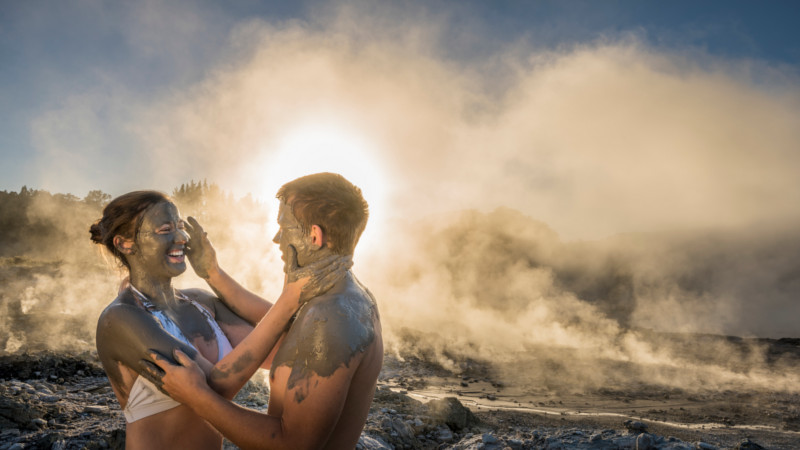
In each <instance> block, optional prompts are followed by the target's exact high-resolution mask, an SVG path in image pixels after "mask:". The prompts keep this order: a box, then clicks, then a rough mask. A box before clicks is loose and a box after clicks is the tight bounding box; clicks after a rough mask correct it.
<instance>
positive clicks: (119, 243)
mask: <svg viewBox="0 0 800 450" xmlns="http://www.w3.org/2000/svg"><path fill="white" fill-rule="evenodd" d="M114 248H116V249H117V251H118V252H120V253H122V254H123V255H132V254H133V239H127V238H124V237H122V236H121V235H119V234H118V235H116V236H114Z"/></svg>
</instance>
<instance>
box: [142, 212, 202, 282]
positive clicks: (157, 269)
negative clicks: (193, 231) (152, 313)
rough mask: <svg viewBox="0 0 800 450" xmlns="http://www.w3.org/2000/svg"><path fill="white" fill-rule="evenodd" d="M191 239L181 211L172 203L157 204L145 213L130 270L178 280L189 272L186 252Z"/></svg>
mask: <svg viewBox="0 0 800 450" xmlns="http://www.w3.org/2000/svg"><path fill="white" fill-rule="evenodd" d="M188 240H189V235H188V234H187V233H186V231H184V223H183V220H182V219H181V217H180V214H179V213H178V208H177V207H176V206H175V205H174V204H172V203H170V202H161V203H157V204H155V205H153V206H151V207H150V208H148V209H147V210H146V211H145V212H144V216H143V217H142V226H141V228H139V233H138V234H137V235H136V238H135V241H134V249H135V251H134V252H133V254H132V255H130V256H128V263H130V265H131V270H141V271H143V272H144V273H145V274H146V275H149V276H154V277H169V278H172V277H175V276H178V275H180V274H182V273H183V272H184V271H186V260H185V258H186V257H185V255H184V249H185V247H186V242H188Z"/></svg>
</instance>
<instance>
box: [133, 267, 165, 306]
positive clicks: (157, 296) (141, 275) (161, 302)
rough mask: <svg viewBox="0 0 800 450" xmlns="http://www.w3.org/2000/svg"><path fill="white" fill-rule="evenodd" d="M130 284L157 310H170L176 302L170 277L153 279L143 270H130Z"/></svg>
mask: <svg viewBox="0 0 800 450" xmlns="http://www.w3.org/2000/svg"><path fill="white" fill-rule="evenodd" d="M130 283H131V286H133V287H135V288H136V289H137V290H138V291H139V292H141V293H142V294H144V295H146V296H147V299H148V300H150V301H151V302H152V303H153V304H154V305H156V306H157V307H159V308H170V309H172V307H173V306H175V304H176V302H177V301H176V299H175V289H174V288H173V287H172V278H171V277H165V278H158V277H153V276H152V275H150V274H148V273H147V272H146V271H144V270H136V268H131V271H130Z"/></svg>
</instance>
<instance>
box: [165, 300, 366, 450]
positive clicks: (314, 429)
mask: <svg viewBox="0 0 800 450" xmlns="http://www.w3.org/2000/svg"><path fill="white" fill-rule="evenodd" d="M270 314H271V312H270ZM335 331H336V330H335V329H333V328H325V329H322V330H319V329H318V330H316V331H315V332H313V333H316V334H317V336H312V335H306V336H305V337H308V338H315V337H322V336H321V335H319V334H318V333H319V332H321V333H322V334H324V335H325V336H327V337H329V338H330V340H329V343H330V345H332V346H335V347H338V346H341V345H343V344H347V343H346V342H341V339H340V338H337V337H336V336H335V334H336V333H335ZM298 339H301V340H302V339H303V337H302V336H298ZM323 346H324V347H328V345H325V344H323ZM324 350H325V349H323V351H321V352H319V353H316V354H315V355H306V358H304V360H303V361H296V362H295V363H296V364H297V365H302V367H294V369H296V370H298V371H299V372H298V373H293V374H291V375H290V374H289V373H288V372H290V371H293V368H290V367H288V366H279V367H278V368H276V369H275V370H276V371H278V373H276V374H275V376H276V377H277V378H283V379H286V378H288V379H289V381H288V383H281V384H282V385H283V386H284V389H285V390H284V392H282V393H280V394H277V393H276V395H280V396H282V398H283V399H284V401H283V412H282V415H281V416H280V417H276V416H270V415H266V414H263V413H260V412H257V411H253V410H249V409H245V408H242V407H239V406H238V405H235V404H233V403H231V402H229V401H227V400H226V399H225V398H224V397H222V396H220V395H218V394H216V393H215V392H213V391H212V390H211V389H209V388H208V387H207V386H206V384H205V382H204V379H203V377H202V372H201V371H200V370H199V369H198V368H197V367H196V364H194V363H193V362H192V361H191V360H190V359H188V358H185V357H184V356H183V355H181V354H180V353H178V354H177V355H176V360H177V361H178V363H179V364H180V365H173V364H171V363H170V362H169V361H167V360H166V359H163V358H160V357H159V356H158V355H154V359H155V360H156V363H157V364H158V365H159V366H160V367H161V368H162V369H163V370H164V372H165V373H166V375H165V376H164V388H165V390H166V391H167V392H168V393H170V395H172V396H173V398H175V399H176V400H178V401H180V402H181V403H184V404H186V405H187V406H189V407H190V408H192V410H193V411H194V412H195V413H196V414H198V415H200V416H201V417H203V418H204V419H205V420H207V421H208V422H209V423H211V424H212V425H213V426H214V427H215V428H216V429H217V430H219V431H220V432H221V433H222V434H223V435H225V437H227V438H228V439H229V440H231V441H232V442H234V443H235V444H236V445H238V446H239V447H240V448H244V449H249V448H268V449H312V448H321V447H322V446H323V445H324V444H325V442H327V440H328V438H329V437H330V434H331V433H332V432H333V429H334V427H335V425H336V423H337V422H338V421H339V418H340V416H341V414H342V411H343V408H344V405H345V402H346V399H347V393H348V390H349V388H350V384H351V382H352V378H353V375H354V374H355V371H356V370H357V368H358V367H359V363H360V360H361V358H363V355H364V353H362V352H358V353H355V354H351V353H350V351H349V348H348V351H345V352H344V353H341V352H338V351H336V352H333V353H340V354H346V355H348V357H347V358H346V360H342V361H338V360H337V361H329V360H328V358H330V354H331V352H327V351H324ZM321 367H331V368H332V369H333V370H332V372H330V373H328V372H327V371H326V370H320V372H322V373H318V372H317V371H316V370H315V368H317V369H319V368H321Z"/></svg>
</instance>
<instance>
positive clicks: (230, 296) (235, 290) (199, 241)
mask: <svg viewBox="0 0 800 450" xmlns="http://www.w3.org/2000/svg"><path fill="white" fill-rule="evenodd" d="M187 220H188V223H187V224H186V231H188V232H189V245H188V247H187V253H186V254H187V256H188V257H189V262H190V263H191V264H192V268H193V269H194V271H195V273H196V274H197V276H199V277H200V278H202V279H204V280H206V283H208V285H209V286H210V287H211V289H212V290H213V291H214V292H215V293H216V294H217V296H218V297H219V298H220V299H221V300H222V301H223V302H225V304H226V305H227V306H228V307H229V308H230V309H231V310H232V311H233V312H235V313H236V314H237V315H238V316H239V317H241V318H243V319H244V320H246V321H248V322H250V324H251V325H253V326H255V324H257V323H258V322H259V321H260V320H261V318H262V317H264V315H265V314H266V313H267V311H269V309H270V308H271V307H272V303H271V302H269V301H267V300H265V299H264V298H262V297H260V296H258V295H256V294H254V293H252V292H250V291H249V290H247V289H246V288H245V287H244V286H242V285H241V284H239V283H238V282H237V281H236V280H234V279H233V278H232V277H231V276H230V275H228V274H227V273H226V272H225V271H224V270H222V268H221V267H220V266H219V263H218V262H217V252H216V250H215V249H214V246H213V245H212V244H211V241H210V240H209V239H208V233H206V232H205V231H204V230H203V227H202V226H201V225H200V224H199V223H198V222H197V220H196V219H195V218H194V217H189V218H188V219H187Z"/></svg>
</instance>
